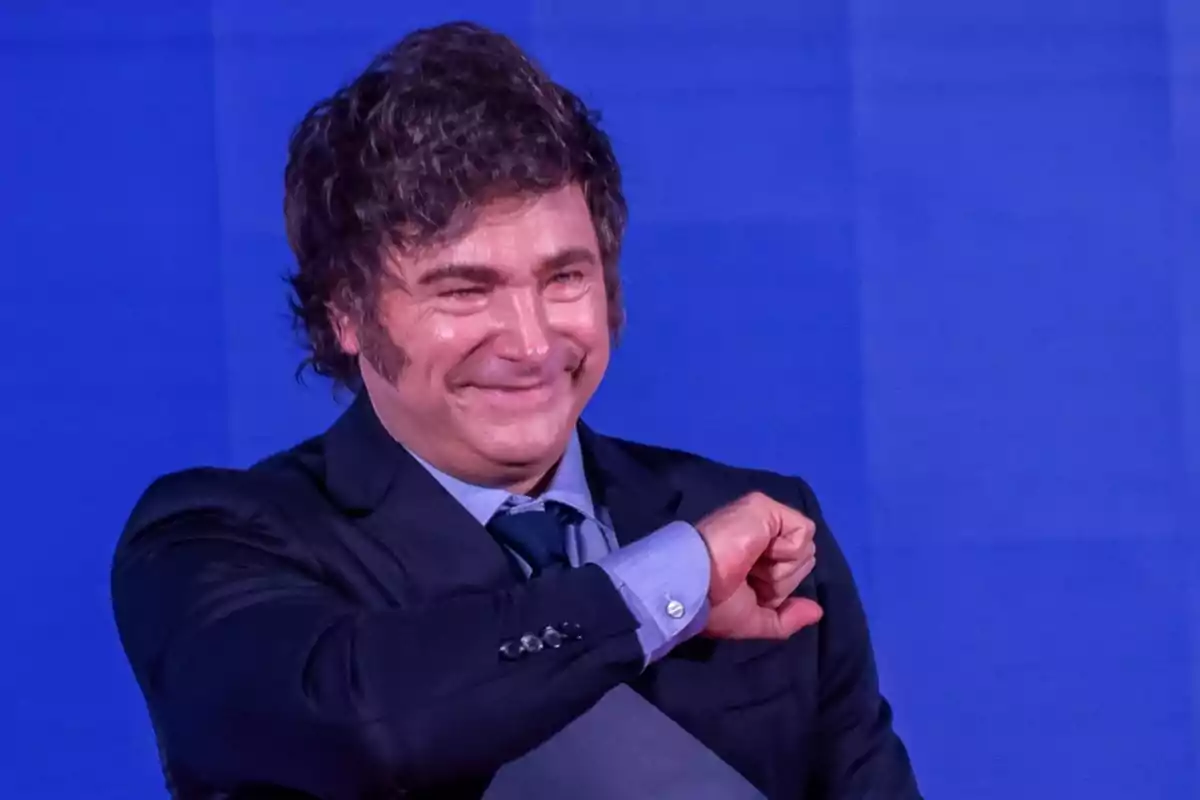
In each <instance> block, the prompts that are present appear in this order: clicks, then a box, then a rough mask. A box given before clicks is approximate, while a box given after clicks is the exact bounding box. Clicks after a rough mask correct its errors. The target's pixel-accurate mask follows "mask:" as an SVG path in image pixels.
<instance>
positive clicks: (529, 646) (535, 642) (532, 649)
mask: <svg viewBox="0 0 1200 800" xmlns="http://www.w3.org/2000/svg"><path fill="white" fill-rule="evenodd" d="M543 646H544V645H543V644H542V640H541V639H539V638H538V637H536V636H534V635H533V634H532V633H527V634H525V635H524V636H522V637H521V649H522V650H524V651H525V652H526V653H536V652H538V651H539V650H541V649H542V647H543Z"/></svg>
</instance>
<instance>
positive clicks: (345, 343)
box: [327, 305, 362, 356]
mask: <svg viewBox="0 0 1200 800" xmlns="http://www.w3.org/2000/svg"><path fill="white" fill-rule="evenodd" d="M327 311H328V313H329V322H330V324H331V325H333V332H334V334H335V335H336V336H337V340H338V345H340V346H341V348H342V352H344V353H345V354H346V355H349V356H357V355H358V354H359V353H360V352H362V344H361V342H360V341H359V336H358V330H359V326H358V323H356V322H355V321H354V319H353V318H352V317H351V316H350V315H349V314H347V313H346V312H345V311H341V310H339V309H338V308H336V307H334V306H332V305H330V306H328V307H327Z"/></svg>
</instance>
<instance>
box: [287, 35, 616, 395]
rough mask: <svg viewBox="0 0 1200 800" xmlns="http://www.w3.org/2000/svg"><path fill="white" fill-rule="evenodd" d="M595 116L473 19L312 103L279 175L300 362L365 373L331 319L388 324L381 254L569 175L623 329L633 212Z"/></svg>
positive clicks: (418, 42) (350, 378)
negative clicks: (622, 270) (623, 278)
mask: <svg viewBox="0 0 1200 800" xmlns="http://www.w3.org/2000/svg"><path fill="white" fill-rule="evenodd" d="M598 119H599V117H598V115H597V114H596V113H595V112H594V111H592V110H589V109H588V107H587V106H586V105H585V104H584V103H583V101H582V100H580V99H579V98H578V97H577V96H576V95H574V94H573V93H572V92H570V91H568V90H567V89H566V88H564V87H562V86H560V85H559V84H557V83H554V82H553V81H552V80H551V79H550V78H549V77H548V76H547V75H546V73H545V72H544V71H543V70H542V69H541V68H540V67H539V66H538V65H537V64H535V63H534V62H533V60H532V59H531V58H530V57H529V56H527V55H526V54H525V53H524V52H522V50H521V49H520V48H519V47H518V46H517V45H516V44H515V43H514V42H513V41H512V40H510V39H509V38H507V37H505V36H503V35H501V34H499V33H496V32H494V31H491V30H488V29H487V28H484V27H482V26H480V25H477V24H474V23H469V22H455V23H449V24H445V25H440V26H437V27H433V28H425V29H421V30H417V31H414V32H413V33H411V34H409V35H408V36H406V37H404V38H403V39H401V40H400V41H399V42H398V43H396V44H395V45H394V46H392V47H391V48H389V49H388V50H386V51H385V52H383V53H382V54H380V55H379V56H377V57H376V58H375V59H374V60H373V61H372V62H371V64H370V65H369V66H368V67H367V68H366V70H365V71H364V72H363V73H362V74H360V75H359V76H358V77H357V78H355V79H354V80H353V81H351V82H350V83H349V84H347V85H345V86H343V87H342V88H340V89H339V90H338V91H337V92H335V93H334V94H333V95H332V96H331V97H328V98H326V99H324V100H322V101H320V102H319V103H317V104H316V105H315V106H314V107H313V108H312V109H311V110H310V111H309V112H308V113H307V114H306V115H305V117H304V118H303V120H302V121H301V122H300V124H299V125H298V126H297V128H296V130H295V131H294V133H293V134H292V137H291V141H290V145H289V148H288V164H287V169H286V172H285V178H284V183H285V200H284V217H285V220H286V224H287V236H288V242H289V244H290V246H291V248H292V251H293V253H294V254H295V257H296V270H295V272H294V273H293V274H291V275H289V276H288V282H289V283H290V285H291V290H292V297H291V299H290V306H291V310H292V314H293V320H294V322H295V326H296V328H297V330H298V331H299V332H300V333H301V334H302V339H303V340H304V344H305V349H306V351H307V352H306V357H305V359H304V361H303V362H302V364H301V365H300V368H299V370H298V371H297V374H298V375H300V374H301V373H302V372H303V371H304V369H305V367H310V368H311V369H312V370H313V371H314V372H316V373H317V374H318V375H323V376H325V377H328V378H331V379H332V380H333V381H334V383H335V385H341V386H345V387H347V388H356V387H357V386H359V385H360V376H359V371H358V364H357V361H356V359H355V358H354V357H353V356H351V355H349V354H347V353H345V352H344V351H343V350H342V349H341V347H340V346H339V344H338V339H337V334H336V329H335V321H334V320H335V318H336V316H337V315H341V314H344V315H347V316H348V317H349V318H350V319H353V320H354V321H355V322H356V323H358V324H359V325H360V326H362V327H363V328H364V329H366V330H367V331H368V332H370V331H371V330H374V331H376V332H380V326H379V320H378V316H377V306H378V302H377V301H378V295H379V292H380V289H381V285H382V282H383V279H384V277H385V268H384V265H385V264H386V263H387V262H386V258H385V255H386V254H406V253H412V252H414V251H416V250H419V249H420V248H423V247H428V246H431V245H434V244H437V243H439V242H444V241H446V240H448V239H452V238H453V237H454V236H456V235H459V234H461V233H462V232H464V231H465V230H466V229H467V228H469V227H470V225H471V223H472V220H473V218H474V214H475V213H476V212H477V210H478V209H479V208H480V207H481V206H483V205H485V204H486V203H488V202H489V201H491V200H495V199H497V198H501V197H510V196H511V197H522V196H535V195H537V194H541V193H544V192H548V191H551V190H554V189H558V188H561V187H563V186H566V185H569V184H575V183H577V184H578V185H580V186H581V187H582V189H583V192H584V196H585V198H586V200H587V204H588V208H589V211H590V213H591V216H592V221H593V223H594V224H595V226H596V234H597V239H598V241H599V245H600V255H601V258H602V261H603V264H604V278H605V285H606V289H607V293H608V302H609V318H610V323H611V328H612V331H613V332H614V335H615V333H616V332H617V331H618V330H619V329H620V326H621V323H622V321H623V312H622V308H621V298H620V279H619V275H618V272H617V259H618V255H619V251H620V247H621V239H622V237H623V235H624V232H625V222H626V214H627V212H626V205H625V198H624V196H623V194H622V190H621V173H620V168H619V167H618V165H617V161H616V157H615V156H614V154H613V151H612V146H611V144H610V143H609V139H608V137H607V136H606V135H605V134H604V132H603V131H602V130H600V128H599V126H598ZM367 355H368V356H369V353H367Z"/></svg>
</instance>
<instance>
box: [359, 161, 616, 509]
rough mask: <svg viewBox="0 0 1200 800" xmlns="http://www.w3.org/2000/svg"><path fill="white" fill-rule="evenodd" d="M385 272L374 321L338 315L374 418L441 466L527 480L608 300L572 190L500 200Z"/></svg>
mask: <svg viewBox="0 0 1200 800" xmlns="http://www.w3.org/2000/svg"><path fill="white" fill-rule="evenodd" d="M393 271H394V273H395V274H396V277H398V278H399V280H398V281H395V282H387V283H385V285H384V287H383V289H382V291H381V292H380V295H379V306H378V309H377V311H376V315H375V316H376V321H375V322H369V323H356V322H354V321H352V320H350V319H348V318H345V317H341V318H339V319H338V326H337V327H338V329H339V341H340V343H341V346H342V348H343V349H344V350H345V351H346V352H348V353H351V354H355V355H358V356H359V363H360V369H361V372H362V377H363V383H364V385H365V387H366V390H367V392H368V394H369V395H370V398H371V402H372V404H373V405H374V407H375V410H376V413H377V414H378V415H379V417H380V419H381V421H382V422H383V424H384V426H385V427H386V428H387V429H388V431H389V432H390V433H391V434H392V435H393V436H394V437H395V438H396V439H397V440H398V441H400V442H401V443H402V444H404V445H405V446H406V447H407V448H409V449H410V450H412V451H413V452H414V453H416V454H417V455H418V456H420V457H421V458H423V459H425V460H426V461H428V462H429V463H431V464H432V465H433V466H435V467H437V468H438V469H440V470H442V471H444V472H446V473H449V474H451V475H454V476H455V477H458V478H460V479H462V480H466V481H469V482H472V483H476V484H481V485H489V486H504V487H506V488H509V489H510V490H511V491H529V490H530V489H532V488H533V487H534V486H535V485H536V484H537V483H538V481H539V480H541V478H542V477H543V476H544V475H546V474H547V473H548V472H549V471H550V470H551V469H552V468H553V467H554V465H555V464H556V463H557V461H558V459H559V458H560V457H561V456H562V453H563V451H564V450H565V448H566V445H567V442H568V440H569V437H570V435H571V432H572V429H573V428H574V426H575V424H576V422H577V421H578V419H579V416H580V414H581V413H582V411H583V408H584V406H585V405H586V404H587V402H588V401H589V400H590V399H591V397H592V395H593V394H594V392H595V391H596V387H597V386H598V385H599V384H600V380H601V378H602V377H603V376H604V372H605V370H606V368H607V367H608V360H609V351H610V328H609V322H608V320H609V314H608V310H609V309H608V303H609V300H608V297H607V294H606V292H605V283H604V267H603V265H602V263H601V258H600V249H599V245H598V243H597V240H596V231H595V228H594V226H593V223H592V218H591V215H590V213H589V211H588V207H587V203H586V201H585V199H584V195H583V192H582V191H581V190H580V188H579V187H578V186H576V185H569V186H566V187H564V188H562V189H558V190H556V191H553V192H550V193H547V194H543V195H540V196H537V197H534V198H529V199H521V200H516V199H508V200H501V201H497V202H495V203H493V204H491V205H488V206H485V207H484V208H482V209H481V211H480V213H479V214H478V216H477V218H476V220H475V224H474V225H473V226H472V227H471V228H470V229H469V230H468V231H467V232H466V234H465V235H463V236H461V237H460V238H458V239H456V240H454V241H452V242H450V243H448V244H445V245H443V246H437V247H434V248H430V249H428V250H424V251H421V252H419V253H418V254H416V255H414V257H412V258H408V259H399V260H398V261H397V263H395V265H394V267H393Z"/></svg>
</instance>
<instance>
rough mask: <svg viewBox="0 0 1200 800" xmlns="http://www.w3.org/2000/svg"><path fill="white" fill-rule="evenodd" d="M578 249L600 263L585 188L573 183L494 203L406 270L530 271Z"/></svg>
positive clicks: (414, 275) (404, 267) (415, 272)
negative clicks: (457, 267) (447, 267)
mask: <svg viewBox="0 0 1200 800" xmlns="http://www.w3.org/2000/svg"><path fill="white" fill-rule="evenodd" d="M579 248H583V249H586V250H588V251H590V252H592V253H593V255H594V256H595V257H596V259H597V261H598V260H599V243H598V242H597V239H596V229H595V226H594V225H593V224H592V217H591V214H590V213H589V212H588V207H587V201H586V199H585V198H584V195H583V191H582V189H580V187H579V186H578V185H575V184H571V185H568V186H565V187H563V188H561V189H556V190H554V191H552V192H548V193H546V194H541V195H537V196H534V197H528V198H504V199H501V200H497V201H495V202H493V203H490V204H489V205H486V206H484V207H483V208H481V209H480V210H479V212H478V213H477V216H476V218H475V220H474V222H473V224H472V225H471V227H470V228H469V229H467V231H466V232H465V233H464V234H463V235H462V236H460V237H459V238H457V239H455V240H453V241H451V242H448V243H446V244H444V245H441V246H437V247H434V248H430V249H428V250H425V251H423V252H421V253H420V254H418V255H417V257H416V258H414V259H411V260H407V261H408V263H402V264H401V269H402V272H403V273H404V275H405V276H406V277H408V278H410V279H417V278H419V277H420V276H421V275H422V274H423V273H425V272H427V271H429V270H431V269H435V268H437V267H439V266H442V265H444V264H447V263H455V264H479V265H487V266H490V267H494V268H496V269H504V270H510V271H527V270H531V269H533V268H534V267H535V266H536V265H537V264H539V263H542V262H544V261H545V260H547V259H550V258H552V257H553V256H554V255H555V254H557V253H560V252H562V251H564V250H568V249H579Z"/></svg>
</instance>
